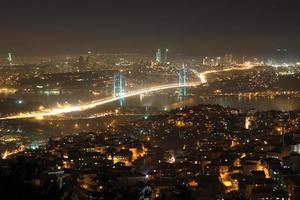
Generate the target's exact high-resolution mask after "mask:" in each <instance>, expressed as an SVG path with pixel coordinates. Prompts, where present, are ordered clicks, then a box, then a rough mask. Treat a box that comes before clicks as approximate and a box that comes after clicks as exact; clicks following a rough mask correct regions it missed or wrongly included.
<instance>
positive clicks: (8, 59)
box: [7, 53, 13, 65]
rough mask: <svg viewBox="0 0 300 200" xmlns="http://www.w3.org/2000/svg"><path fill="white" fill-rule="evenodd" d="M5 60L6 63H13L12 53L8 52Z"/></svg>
mask: <svg viewBox="0 0 300 200" xmlns="http://www.w3.org/2000/svg"><path fill="white" fill-rule="evenodd" d="M7 61H8V63H9V64H10V65H12V64H13V63H12V53H8V55H7Z"/></svg>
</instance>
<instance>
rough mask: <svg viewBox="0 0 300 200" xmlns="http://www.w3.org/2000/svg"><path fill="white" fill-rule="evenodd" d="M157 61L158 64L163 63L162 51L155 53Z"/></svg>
mask: <svg viewBox="0 0 300 200" xmlns="http://www.w3.org/2000/svg"><path fill="white" fill-rule="evenodd" d="M155 60H156V62H158V63H160V62H161V51H160V49H157V52H156V53H155Z"/></svg>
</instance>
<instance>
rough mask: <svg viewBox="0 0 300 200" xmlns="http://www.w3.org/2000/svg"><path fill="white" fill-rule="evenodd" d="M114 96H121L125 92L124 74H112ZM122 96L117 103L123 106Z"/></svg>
mask: <svg viewBox="0 0 300 200" xmlns="http://www.w3.org/2000/svg"><path fill="white" fill-rule="evenodd" d="M113 93H114V97H122V96H123V95H124V93H125V90H124V76H123V75H122V74H115V75H114V86H113ZM124 101H125V100H124V98H122V99H120V100H119V105H120V106H121V107H123V106H124Z"/></svg>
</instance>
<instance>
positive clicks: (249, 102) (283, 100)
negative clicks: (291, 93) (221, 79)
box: [167, 96, 300, 111]
mask: <svg viewBox="0 0 300 200" xmlns="http://www.w3.org/2000/svg"><path fill="white" fill-rule="evenodd" d="M197 104H219V105H221V106H224V107H232V108H246V109H249V108H254V109H257V110H261V111H265V110H279V111H290V110H300V99H299V98H293V97H286V96H278V97H274V98H266V97H254V98H245V97H244V98H243V97H238V96H226V97H224V96H214V97H205V98H204V97H193V98H188V99H186V100H184V101H182V102H175V103H172V104H169V105H168V106H167V108H168V109H174V108H177V107H182V106H192V105H197Z"/></svg>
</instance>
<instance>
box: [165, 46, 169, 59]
mask: <svg viewBox="0 0 300 200" xmlns="http://www.w3.org/2000/svg"><path fill="white" fill-rule="evenodd" d="M168 53H169V49H166V50H165V62H168Z"/></svg>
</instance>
